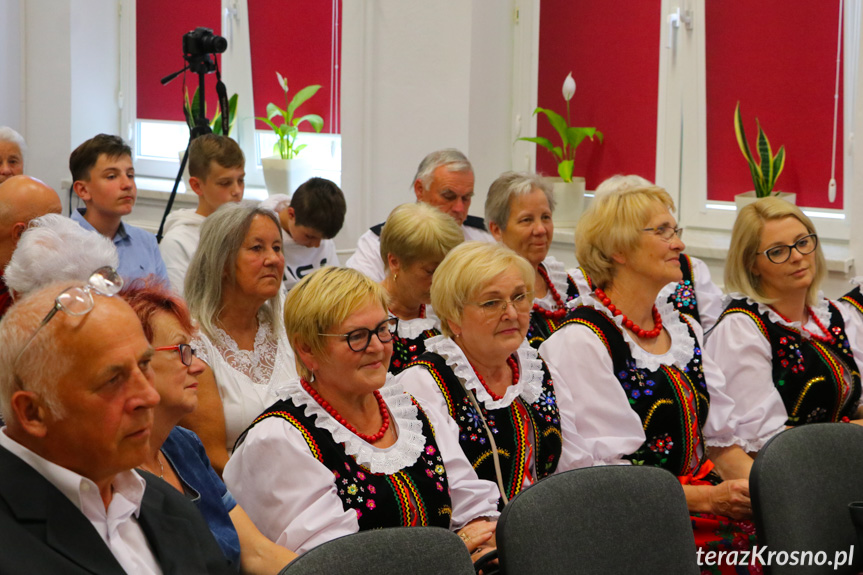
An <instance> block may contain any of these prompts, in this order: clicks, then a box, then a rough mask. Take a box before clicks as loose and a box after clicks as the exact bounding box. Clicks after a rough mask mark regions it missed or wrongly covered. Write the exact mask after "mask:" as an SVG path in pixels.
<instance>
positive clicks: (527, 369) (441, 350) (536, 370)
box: [426, 335, 543, 409]
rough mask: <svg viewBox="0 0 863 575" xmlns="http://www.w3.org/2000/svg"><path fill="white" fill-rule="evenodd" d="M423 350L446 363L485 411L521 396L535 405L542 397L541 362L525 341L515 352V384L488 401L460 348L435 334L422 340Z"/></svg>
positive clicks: (451, 341)
mask: <svg viewBox="0 0 863 575" xmlns="http://www.w3.org/2000/svg"><path fill="white" fill-rule="evenodd" d="M426 351H430V352H433V353H436V354H438V355H439V356H441V357H442V358H444V360H445V361H446V364H447V366H449V368H450V369H451V370H452V371H453V373H454V374H455V375H456V377H458V378H459V380H461V381H462V383H464V385H465V386H466V387H467V388H468V389H469V390H471V391H472V392H473V393H474V395H475V396H476V399H477V401H479V402H480V403H481V404H482V405H483V406H484V407H485V408H486V409H500V408H502V407H509V405H510V404H511V403H512V402H513V401H514V400H515V398H516V397H521V398H522V399H523V400H524V401H526V402H527V403H528V404H532V403H535V402H536V400H537V399H539V396H540V394H542V379H543V372H542V360H541V359H539V355H538V354H537V352H536V350H535V349H533V348H532V347H531V346H530V344H528V343H527V341H526V340H525V341H524V342H522V344H521V346H519V348H518V350H516V352H515V354H516V358H517V361H518V374H519V375H518V383H517V384H515V385H511V386H509V387H508V388H507V389H506V393H504V395H503V397H502V398H501V399H498V400H495V399H492V397H491V395H490V394H489V393H488V391H486V389H485V387H484V386H483V385H482V384H481V383H480V382H479V378H477V376H476V372H475V371H474V370H473V367H472V366H471V364H470V362H469V361H468V360H467V358H466V357H465V355H464V352H463V351H462V349H461V348H460V347H459V346H458V345H457V344H456V343H455V342H454V341H453V340H451V339H450V338H448V337H446V336H443V335H438V336H435V337H430V338H429V339H427V340H426Z"/></svg>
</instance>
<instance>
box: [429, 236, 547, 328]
mask: <svg viewBox="0 0 863 575" xmlns="http://www.w3.org/2000/svg"><path fill="white" fill-rule="evenodd" d="M513 266H514V267H515V268H516V269H517V270H518V271H519V273H520V274H521V277H522V279H523V280H524V283H525V285H526V286H527V289H528V291H532V288H533V281H534V276H535V273H536V272H535V270H534V269H533V267H531V265H530V263H528V261H527V260H526V259H524V258H523V257H521V256H520V255H518V254H517V253H515V252H514V251H512V250H511V249H509V248H508V247H506V246H504V245H502V244H490V243H487V242H465V243H463V244H461V245H460V246H458V247H456V248H455V249H453V250H452V251H451V252H450V253H448V254H447V256H446V257H445V258H444V260H443V262H441V264H440V265H439V266H438V268H437V270H435V274H434V277H433V278H432V284H431V303H432V307H433V308H434V311H435V313H436V314H437V316H438V317H439V318H440V320H441V321H440V323H441V331H442V332H443V334H444V335H446V336H447V337H452V336H453V332H452V329H450V326H449V322H450V321H452V322H456V323H461V319H462V314H463V313H464V307H465V305H467V304H468V303H469V302H471V301H472V300H474V299H475V298H476V297H477V296H478V295H479V294H480V292H482V290H483V289H485V287H486V286H487V285H488V284H489V283H491V281H492V280H494V278H496V277H497V276H499V275H500V274H502V273H504V272H506V271H507V270H508V269H509V268H511V267H513Z"/></svg>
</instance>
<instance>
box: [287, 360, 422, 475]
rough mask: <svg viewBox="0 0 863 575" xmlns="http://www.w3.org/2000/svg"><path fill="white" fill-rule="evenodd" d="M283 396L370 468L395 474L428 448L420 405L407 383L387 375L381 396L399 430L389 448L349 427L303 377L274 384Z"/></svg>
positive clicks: (375, 471)
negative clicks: (315, 395) (319, 399)
mask: <svg viewBox="0 0 863 575" xmlns="http://www.w3.org/2000/svg"><path fill="white" fill-rule="evenodd" d="M272 391H273V392H275V393H276V395H277V396H278V397H279V399H290V400H291V401H292V402H293V403H294V405H296V406H297V407H301V408H304V410H303V411H304V413H305V414H306V415H307V416H312V415H314V416H316V417H315V426H316V427H318V428H319V429H323V430H325V431H328V432H329V433H330V435H331V436H332V438H333V441H335V442H336V443H342V444H344V446H345V453H347V454H348V455H350V456H352V457H354V458H355V459H356V460H357V463H359V464H360V465H363V466H365V467H366V468H368V469H369V470H370V471H371V472H372V473H384V474H386V475H392V474H393V473H395V472H397V471H399V470H400V469H404V468H405V467H410V466H411V465H413V464H414V463H415V462H416V460H417V458H419V456H420V454H421V453H422V450H423V447H425V441H426V438H425V435H423V432H422V422H421V421H420V420H419V417H418V414H417V408H416V406H415V405H414V404H413V402H412V401H411V398H410V395H408V394H407V393H405V391H404V389H403V386H402V385H401V384H400V383H398V382H395V381H394V380H393V379H392V377H391V376H389V375H388V376H387V382H386V384H384V386H383V387H382V388H381V390H380V392H381V397H383V399H384V401H385V402H386V404H387V407H388V408H389V411H390V415H391V420H392V422H393V423H395V425H396V429H397V430H398V438H397V439H396V442H395V443H394V444H393V445H391V446H390V447H387V448H383V449H381V448H378V447H375V446H373V445H371V444H369V443H367V442H365V441H364V440H362V439H361V438H360V437H359V436H358V435H356V434H355V433H353V432H352V431H350V430H349V429H348V428H347V427H345V426H344V425H342V424H341V423H339V422H338V421H336V419H335V418H334V417H333V416H332V415H330V414H329V413H327V411H326V410H325V409H324V408H323V407H321V405H320V404H319V403H318V402H317V401H315V400H314V399H313V398H312V396H311V395H309V394H308V392H307V391H306V390H305V389H303V387H302V385H300V380H299V379H292V380H290V381H287V382H283V383H281V384H280V385H275V386H273V387H272Z"/></svg>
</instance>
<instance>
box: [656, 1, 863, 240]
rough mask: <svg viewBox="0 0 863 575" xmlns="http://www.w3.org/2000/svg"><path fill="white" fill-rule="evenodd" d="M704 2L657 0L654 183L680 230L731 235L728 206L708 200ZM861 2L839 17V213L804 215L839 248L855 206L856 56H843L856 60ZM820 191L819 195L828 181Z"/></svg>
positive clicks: (823, 211) (733, 213)
mask: <svg viewBox="0 0 863 575" xmlns="http://www.w3.org/2000/svg"><path fill="white" fill-rule="evenodd" d="M705 1H706V0H663V1H662V15H663V16H662V18H663V22H662V23H661V26H662V32H661V34H660V42H661V46H660V73H659V110H658V130H657V146H656V151H657V155H656V156H657V160H656V181H657V183H658V184H660V185H662V186H664V187H665V188H666V189H667V190H668V191H669V193H671V195H672V197H674V198H676V199H677V201H678V205H679V210H678V212H679V219H680V220H681V223H683V224H684V225H686V227H687V228H694V229H696V230H703V231H705V232H717V231H726V232H730V230H731V227H732V226H733V225H734V219H735V217H736V208H735V206H734V203H733V202H720V201H712V200H708V199H707V128H706V126H707V104H706V70H705V18H704V11H705ZM860 2H861V0H849V1H846V2H845V14H844V23H845V31H846V33H845V36H844V45H843V54H844V55H846V57H845V58H844V63H845V66H844V69H843V75H844V77H845V78H846V81H845V82H844V89H845V92H844V109H843V120H844V131H843V134H844V142H841V143H840V144H841V145H840V146H839V149H838V151H837V153H844V158H843V159H844V162H843V180H842V181H843V202H844V204H843V208H842V209H821V208H817V209H816V208H805V209H804V212H805V213H806V214H807V215H808V216H809V217H810V218H811V219H812V220H813V223H814V224H815V226H816V228H817V229H818V231H819V235H820V236H821V237H822V238H824V239H826V240H832V241H835V242H838V243H843V242H844V243H847V242H848V240H849V238H850V235H851V225H850V221H849V220H850V218H849V217H848V215H849V214H850V213H852V211H853V207H854V193H853V190H854V188H855V181H854V156H853V148H852V146H851V142H852V141H853V134H854V123H855V118H854V107H855V99H856V94H855V90H854V88H855V86H854V84H855V82H854V81H853V80H852V79H853V78H855V66H856V64H857V58H856V57H847V56H848V55H856V54H857V51H858V50H859V43H858V44H857V45H855V42H854V36H855V34H856V33H859V32H856V31H855V27H854V26H851V25H849V23H850V22H859V19H860ZM678 10H679V11H680V12H679V13H680V15H681V21H680V25H679V27H677V28H673V27H672V25H671V24H669V20H668V17H669V16H670V15H672V14H676V13H677V11H678ZM837 16H838V15H837ZM687 20H689V21H688V22H687ZM857 30H858V31H859V26H858V27H857ZM669 46H670V48H669ZM729 129H731V128H730V121H729ZM684 142H685V144H684ZM824 188H825V189H824V192H825V193H826V188H827V182H825V183H824Z"/></svg>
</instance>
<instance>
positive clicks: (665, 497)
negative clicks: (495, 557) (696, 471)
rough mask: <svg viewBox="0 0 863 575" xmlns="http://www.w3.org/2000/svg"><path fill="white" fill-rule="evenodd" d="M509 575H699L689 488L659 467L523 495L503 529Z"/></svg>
mask: <svg viewBox="0 0 863 575" xmlns="http://www.w3.org/2000/svg"><path fill="white" fill-rule="evenodd" d="M497 548H498V554H499V556H500V563H501V568H502V570H503V572H504V573H506V574H507V575H532V574H537V575H538V574H542V575H556V574H564V573H565V574H567V575H594V574H596V575H616V574H620V575H624V574H625V575H630V574H632V573H638V574H639V575H652V574H655V575H669V574H670V573H673V574H674V575H688V574H692V575H698V574H699V573H700V570H699V569H698V567H697V565H696V554H695V537H694V536H693V533H692V524H691V522H690V519H689V511H688V510H687V507H686V498H685V496H684V494H683V488H682V487H681V485H680V483H679V482H678V481H677V478H676V477H674V475H672V474H671V473H669V472H668V471H665V470H663V469H659V468H656V467H641V466H621V465H618V466H608V467H590V468H586V469H576V470H574V471H567V472H565V473H561V474H559V475H553V476H551V477H548V478H546V479H543V480H542V481H540V482H538V483H537V484H535V485H533V486H532V487H530V488H529V489H526V490H524V491H522V492H521V493H519V494H518V495H517V496H516V497H515V498H514V499H513V500H512V501H510V503H509V505H507V506H506V508H505V509H504V510H503V513H502V514H501V517H500V519H499V520H498V524H497Z"/></svg>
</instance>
